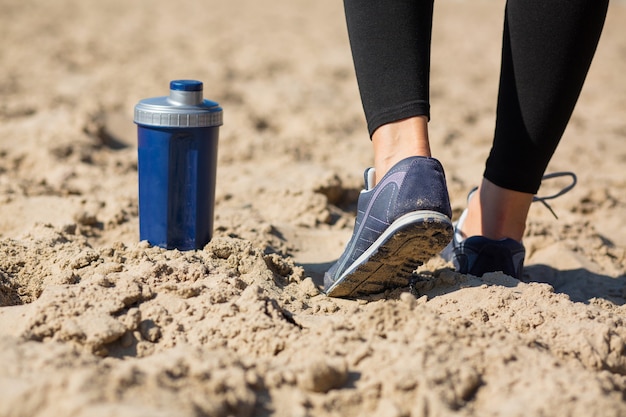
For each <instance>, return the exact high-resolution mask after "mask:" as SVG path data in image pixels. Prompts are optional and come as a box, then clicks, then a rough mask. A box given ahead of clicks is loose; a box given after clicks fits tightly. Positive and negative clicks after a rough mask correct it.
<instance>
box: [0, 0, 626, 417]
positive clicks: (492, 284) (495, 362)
mask: <svg viewBox="0 0 626 417" xmlns="http://www.w3.org/2000/svg"><path fill="white" fill-rule="evenodd" d="M503 7H504V4H503V2H502V1H487V0H476V1H471V2H469V1H460V0H458V1H453V0H441V1H438V2H437V4H436V8H435V28H434V34H433V36H434V40H433V42H434V46H433V48H434V50H433V57H432V59H433V63H432V106H433V114H432V121H431V136H432V142H433V143H432V146H433V152H434V154H435V156H437V157H438V158H439V159H440V160H441V161H442V162H443V164H444V166H445V167H446V172H447V176H448V182H449V188H450V194H451V198H452V203H453V208H454V211H455V216H458V215H459V213H460V212H461V210H462V209H463V207H464V203H465V197H466V193H467V191H468V190H469V189H470V188H471V187H472V186H474V185H476V184H477V183H478V181H479V180H480V176H481V173H482V169H483V162H482V161H483V160H484V158H485V156H486V155H487V153H488V149H489V143H490V138H491V134H492V131H493V124H494V108H495V101H496V87H497V76H498V71H499V69H498V66H499V47H500V34H501V26H502V24H501V17H502V12H503ZM343 19H344V18H343V12H342V6H341V2H339V1H329V0H321V1H320V0H317V1H313V0H300V1H288V0H274V1H272V2H269V3H268V2H258V1H253V0H228V1H223V2H217V1H206V2H197V1H191V0H180V1H177V2H172V1H163V0H154V1H150V2H147V1H127V0H124V1H122V0H108V1H106V2H104V1H102V2H96V1H75V0H55V1H44V0H3V1H2V2H1V3H0V62H1V63H2V65H1V66H0V156H1V157H0V207H1V212H0V306H2V307H0V416H89V417H97V416H133V417H134V416H151V417H154V416H230V415H233V416H235V415H236V416H251V415H260V416H263V415H277V416H308V415H311V416H363V415H376V416H383V417H404V416H406V417H408V416H411V417H416V416H481V417H485V416H585V417H589V416H602V417H609V416H624V415H626V402H625V398H626V345H625V343H626V327H625V321H626V307H625V306H624V304H625V302H626V299H625V296H626V294H625V284H626V275H625V273H626V266H625V264H626V257H625V251H626V222H625V220H624V219H625V214H626V211H625V208H626V177H625V176H624V166H625V163H626V141H625V139H626V118H625V117H624V109H626V78H625V77H624V74H625V73H626V26H624V25H623V22H624V20H625V19H626V8H625V5H624V3H621V2H613V4H611V7H610V11H609V16H608V20H607V24H606V29H605V32H604V34H603V38H602V40H601V44H600V47H599V50H598V53H597V55H596V60H595V62H594V64H593V67H592V69H591V72H590V75H589V78H588V82H587V84H586V86H585V89H584V91H583V94H582V96H581V98H580V101H579V104H578V106H577V108H576V111H575V114H574V116H573V118H572V122H571V124H570V126H569V127H568V130H567V131H566V133H565V137H564V139H563V143H562V146H561V147H560V148H559V150H558V151H557V153H556V155H555V157H554V159H553V162H552V164H551V166H550V168H549V172H552V171H558V170H572V171H575V172H576V173H577V174H578V178H579V184H578V186H577V187H576V188H575V189H574V190H573V191H572V192H570V193H569V194H567V195H565V196H564V197H562V198H560V199H559V200H556V201H555V202H554V204H553V205H552V206H553V208H554V210H555V211H556V213H557V214H558V216H559V219H558V220H556V219H555V218H554V217H552V215H551V214H550V213H549V212H548V211H547V210H546V209H545V208H543V207H541V206H540V205H536V206H534V207H533V208H532V210H531V218H530V221H529V225H528V229H527V233H526V237H525V244H526V246H527V250H528V257H527V267H526V270H525V276H524V280H523V281H524V282H520V281H517V280H514V279H512V278H510V277H507V276H505V275H503V274H500V273H494V274H488V275H486V276H485V277H483V278H482V279H478V278H475V277H471V276H463V275H460V274H457V273H455V272H453V271H452V270H451V269H450V267H449V265H447V264H445V263H444V262H443V261H442V260H440V259H435V260H433V261H431V262H429V263H428V264H426V265H425V266H423V267H422V268H421V269H420V270H419V278H420V279H419V281H418V282H417V285H416V286H415V288H412V289H409V288H403V289H399V290H395V291H391V292H388V293H385V294H381V295H377V296H373V297H370V298H368V299H363V300H341V299H330V298H328V297H326V296H325V295H323V294H321V293H320V290H319V284H320V280H321V273H322V272H323V271H324V270H325V269H326V268H328V266H329V265H330V264H331V263H332V262H333V260H334V259H336V257H337V256H338V255H339V254H340V253H341V251H342V249H343V245H344V244H345V242H346V240H347V239H348V237H349V235H350V233H351V228H352V225H353V221H354V210H355V202H356V198H357V195H358V191H359V190H360V188H361V187H362V180H361V178H362V172H363V169H365V168H366V167H367V166H369V165H370V164H371V149H370V146H371V145H370V142H369V140H368V138H367V132H366V128H365V122H364V118H363V115H362V110H361V105H360V101H359V97H358V91H357V87H356V81H355V78H354V72H353V68H352V61H351V56H350V51H349V47H348V42H347V35H346V31H345V26H344V20H343ZM180 78H193V79H199V80H202V81H204V83H205V96H206V97H207V98H210V99H212V100H216V101H218V102H219V103H220V104H221V105H222V106H223V108H224V117H225V124H224V126H223V128H222V129H221V138H220V149H219V166H218V182H217V202H216V215H215V236H214V239H213V240H212V241H211V243H209V244H208V245H207V246H206V247H205V248H204V249H203V250H198V251H191V252H184V253H181V252H178V251H166V250H162V249H159V248H152V247H150V246H149V245H148V244H146V243H145V242H139V237H138V218H137V158H136V152H137V151H136V133H135V126H134V125H133V123H132V112H133V107H134V105H135V104H136V103H137V102H138V101H139V100H140V99H142V98H146V97H153V96H161V95H166V94H167V89H168V83H169V81H170V80H172V79H180ZM558 185H559V184H554V185H551V186H550V187H557V186H558ZM550 187H548V185H546V187H545V188H544V189H542V193H548V192H550V191H551V190H550Z"/></svg>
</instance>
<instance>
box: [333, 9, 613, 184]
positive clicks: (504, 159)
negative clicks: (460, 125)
mask: <svg viewBox="0 0 626 417" xmlns="http://www.w3.org/2000/svg"><path fill="white" fill-rule="evenodd" d="M608 3H609V2H608V0H524V1H522V0H508V1H507V5H506V11H505V18H504V36H503V45H502V67H501V73H500V89H499V94H498V106H497V114H496V128H495V137H494V141H493V147H492V149H491V153H490V155H489V158H488V160H487V162H486V167H485V173H484V175H485V178H487V179H488V180H490V181H491V182H493V183H494V184H496V185H498V186H501V187H504V188H507V189H510V190H515V191H521V192H526V193H533V194H534V193H536V192H537V190H538V189H539V186H540V184H541V177H542V176H543V174H544V171H545V169H546V167H547V165H548V162H549V161H550V158H551V157H552V155H553V154H554V151H555V149H556V147H557V145H558V143H559V141H560V139H561V136H562V135H563V132H564V130H565V127H566V126H567V123H568V122H569V119H570V116H571V114H572V111H573V110H574V106H575V104H576V101H577V100H578V96H579V95H580V91H581V89H582V86H583V83H584V80H585V77H586V76H587V72H588V70H589V66H590V65H591V60H592V58H593V55H594V53H595V50H596V46H597V44H598V40H599V38H600V34H601V32H602V27H603V25H604V20H605V17H606V13H607V8H608ZM344 6H345V12H346V20H347V23H348V33H349V36H350V45H351V48H352V55H353V59H354V65H355V68H356V75H357V80H358V83H359V90H360V92H361V99H362V102H363V108H364V110H365V116H366V119H367V123H368V129H369V132H370V135H371V134H373V133H374V131H375V130H376V129H377V128H378V127H380V126H382V125H384V124H386V123H390V122H394V121H398V120H402V119H405V118H408V117H412V116H423V115H425V116H428V117H430V104H429V71H430V44H431V31H432V16H433V0H344Z"/></svg>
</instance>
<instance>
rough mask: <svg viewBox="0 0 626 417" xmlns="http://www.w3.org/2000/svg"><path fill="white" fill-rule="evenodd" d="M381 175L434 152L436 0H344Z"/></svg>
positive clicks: (375, 155) (366, 112) (377, 173)
mask: <svg viewBox="0 0 626 417" xmlns="http://www.w3.org/2000/svg"><path fill="white" fill-rule="evenodd" d="M344 6H345V13H346V21H347V25H348V34H349V37H350V45H351V48H352V56H353V59H354V65H355V69H356V74H357V80H358V83H359V90H360V93H361V100H362V103H363V108H364V110H365V116H366V119H367V124H368V130H369V132H370V135H371V137H372V143H373V145H374V167H375V168H376V179H377V181H378V180H380V178H382V176H383V175H384V174H385V173H386V172H387V171H388V170H389V168H391V167H392V166H393V165H395V164H396V163H397V162H399V161H400V160H402V159H404V158H406V157H409V156H430V146H429V141H428V119H429V116H430V113H429V112H430V104H429V69H430V42H431V31H432V15H433V1H432V0H426V1H420V0H400V1H398V0H367V1H362V0H345V1H344Z"/></svg>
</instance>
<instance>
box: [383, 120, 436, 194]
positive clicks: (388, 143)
mask: <svg viewBox="0 0 626 417" xmlns="http://www.w3.org/2000/svg"><path fill="white" fill-rule="evenodd" d="M372 144H373V146H374V168H375V169H376V182H378V181H379V180H380V179H381V178H382V177H383V176H384V175H385V174H386V173H387V171H389V169H391V167H393V166H394V165H395V164H397V163H398V162H400V161H401V160H403V159H405V158H408V157H411V156H426V157H430V156H431V153H430V144H429V140H428V119H427V117H426V116H417V117H411V118H408V119H403V120H399V121H397V122H392V123H388V124H385V125H383V126H381V127H379V128H378V129H376V131H375V132H374V134H373V135H372Z"/></svg>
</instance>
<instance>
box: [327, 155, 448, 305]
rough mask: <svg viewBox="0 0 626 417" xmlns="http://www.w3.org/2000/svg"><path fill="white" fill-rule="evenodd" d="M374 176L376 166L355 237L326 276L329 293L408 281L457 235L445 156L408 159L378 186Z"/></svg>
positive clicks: (369, 290) (368, 174)
mask: <svg viewBox="0 0 626 417" xmlns="http://www.w3.org/2000/svg"><path fill="white" fill-rule="evenodd" d="M373 178H374V170H373V168H370V169H368V170H366V171H365V190H363V191H361V194H360V196H359V201H358V207H357V209H358V210H357V217H356V223H355V226H354V232H353V234H352V238H351V239H350V241H349V242H348V245H347V247H346V249H345V251H344V253H343V254H342V255H341V257H340V258H339V260H338V261H337V262H336V263H335V264H334V265H333V266H332V267H331V268H330V270H329V271H328V272H326V274H325V275H324V291H325V292H326V294H327V295H329V296H332V297H357V296H359V295H366V294H374V293H379V292H382V291H384V290H385V289H387V288H393V287H403V286H408V284H409V281H410V278H411V276H412V275H413V272H414V271H415V269H416V268H417V267H418V266H419V265H421V264H423V263H424V262H426V261H427V260H429V259H430V258H432V257H433V256H435V255H437V254H438V253H439V252H440V251H441V250H442V249H443V248H444V247H445V246H446V245H447V244H448V243H449V242H450V240H451V239H452V233H453V226H452V222H451V220H450V218H451V217H452V210H451V208H450V200H449V198H448V189H447V187H446V179H445V175H444V172H443V168H442V166H441V164H440V163H439V161H437V160H436V159H434V158H425V157H411V158H406V159H404V160H402V161H400V162H398V163H397V164H396V165H394V166H393V167H392V168H391V169H390V170H389V172H388V173H387V174H385V176H384V177H383V178H382V179H381V180H380V182H379V183H378V184H376V186H375V187H373V188H372V187H371V186H370V184H372V182H373Z"/></svg>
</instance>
